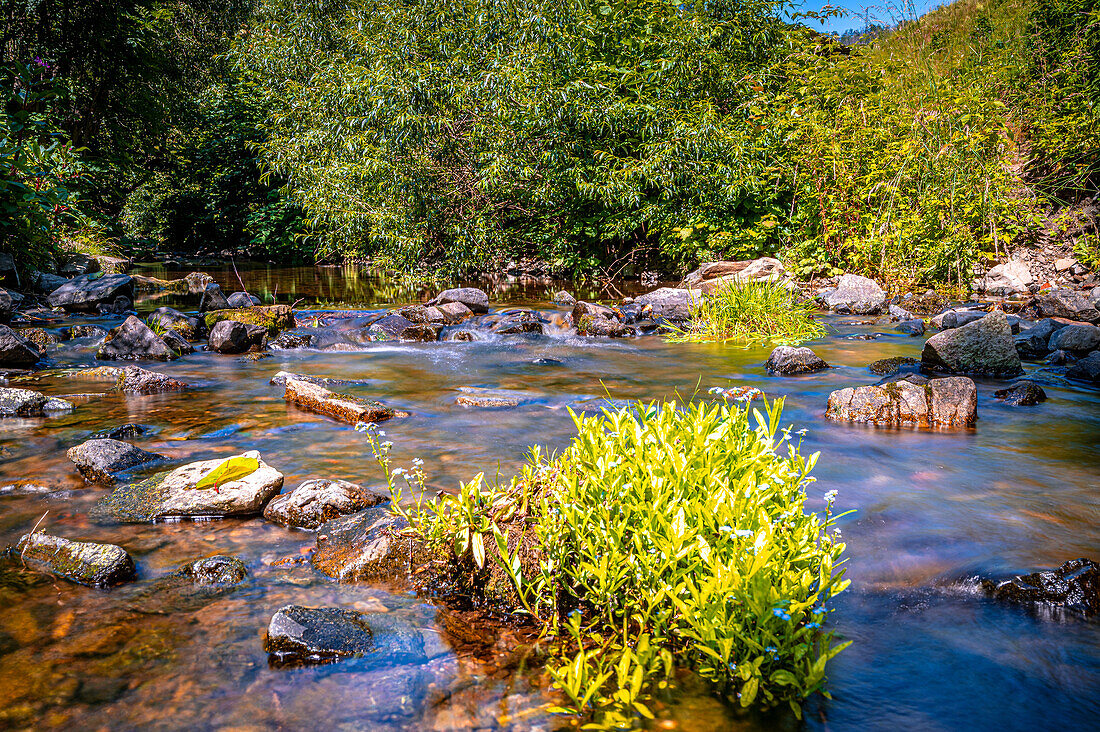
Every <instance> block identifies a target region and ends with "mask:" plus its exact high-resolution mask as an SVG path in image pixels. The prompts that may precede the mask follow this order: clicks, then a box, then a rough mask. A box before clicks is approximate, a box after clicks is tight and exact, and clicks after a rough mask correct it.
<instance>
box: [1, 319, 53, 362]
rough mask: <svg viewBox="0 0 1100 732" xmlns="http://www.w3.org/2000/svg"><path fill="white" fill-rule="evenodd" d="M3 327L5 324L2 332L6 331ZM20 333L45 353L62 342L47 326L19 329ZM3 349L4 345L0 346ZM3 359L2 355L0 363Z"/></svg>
mask: <svg viewBox="0 0 1100 732" xmlns="http://www.w3.org/2000/svg"><path fill="white" fill-rule="evenodd" d="M3 328H4V326H0V334H2V333H3V332H4V331H3ZM18 334H19V336H20V337H21V338H24V339H26V340H28V341H30V342H31V343H33V344H34V346H35V348H37V349H38V350H39V351H41V352H42V353H45V352H46V350H47V349H48V348H49V347H50V346H56V345H57V344H58V343H60V342H61V339H59V338H58V337H57V336H55V335H54V334H53V333H51V332H50V331H48V330H46V329H45V328H23V329H21V330H19V331H18ZM2 341H3V337H2V336H0V342H2ZM2 349H3V347H2V346H0V351H2ZM2 359H3V357H2V356H0V364H2V363H3V360H2Z"/></svg>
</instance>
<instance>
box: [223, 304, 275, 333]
mask: <svg viewBox="0 0 1100 732" xmlns="http://www.w3.org/2000/svg"><path fill="white" fill-rule="evenodd" d="M204 317H205V318H206V329H207V330H210V329H211V328H213V327H214V325H215V324H216V323H219V322H221V321H223V320H235V321H237V322H238V323H245V324H247V325H261V326H263V327H264V328H267V332H268V333H269V334H271V335H276V334H278V333H279V331H281V330H286V329H287V328H293V327H294V326H295V323H294V311H293V310H291V309H290V306H289V305H257V306H255V307H251V308H232V309H229V310H211V311H210V312H208V313H206V315H205V316H204Z"/></svg>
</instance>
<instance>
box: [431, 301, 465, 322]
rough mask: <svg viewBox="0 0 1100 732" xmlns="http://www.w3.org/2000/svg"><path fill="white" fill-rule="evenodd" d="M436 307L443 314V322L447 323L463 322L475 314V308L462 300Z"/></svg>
mask: <svg viewBox="0 0 1100 732" xmlns="http://www.w3.org/2000/svg"><path fill="white" fill-rule="evenodd" d="M434 307H435V309H436V310H438V311H439V312H440V313H441V314H442V315H443V322H444V323H446V324H447V325H455V324H456V323H461V322H462V321H464V320H466V319H467V318H472V317H473V315H474V311H473V310H471V309H470V308H468V307H466V306H465V305H464V304H462V303H460V302H445V303H441V304H439V305H435V306H434Z"/></svg>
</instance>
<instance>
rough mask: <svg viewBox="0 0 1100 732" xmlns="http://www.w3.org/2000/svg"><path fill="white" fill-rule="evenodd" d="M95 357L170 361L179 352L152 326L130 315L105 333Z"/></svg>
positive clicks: (106, 359)
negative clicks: (170, 346) (154, 330)
mask: <svg viewBox="0 0 1100 732" xmlns="http://www.w3.org/2000/svg"><path fill="white" fill-rule="evenodd" d="M95 357H96V358H98V359H99V360H101V361H138V360H151V361H172V360H175V359H177V358H179V354H178V353H177V352H176V351H173V350H172V349H171V348H169V347H168V344H167V343H165V342H164V339H163V338H161V337H160V336H158V335H157V334H156V333H155V332H153V329H152V328H150V327H149V326H148V325H146V324H145V323H143V322H142V321H140V320H138V318H137V317H136V316H133V315H131V316H130V317H128V318H126V320H124V321H123V322H122V325H120V326H118V327H117V328H114V329H113V330H111V331H110V332H109V333H107V336H106V337H105V338H104V339H103V342H102V343H101V344H100V345H99V350H98V351H96V354H95Z"/></svg>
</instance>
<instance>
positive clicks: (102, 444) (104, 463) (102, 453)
mask: <svg viewBox="0 0 1100 732" xmlns="http://www.w3.org/2000/svg"><path fill="white" fill-rule="evenodd" d="M65 455H66V456H67V457H68V458H69V460H71V461H73V463H74V464H75V465H76V468H77V470H79V471H80V474H81V475H83V476H84V478H85V480H88V481H91V482H92V483H114V482H115V479H116V478H117V477H118V475H119V474H120V473H125V472H126V471H128V470H131V469H133V468H136V467H138V466H139V465H143V464H145V463H150V462H154V461H157V460H163V459H164V456H163V455H157V454H156V453H152V452H147V451H145V450H142V449H141V448H140V447H135V446H134V445H131V444H129V443H127V442H121V441H119V440H113V439H110V438H104V439H94V440H88V441H87V442H83V443H81V444H79V445H77V446H75V447H70V448H69V450H68V451H67V452H66V453H65Z"/></svg>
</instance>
